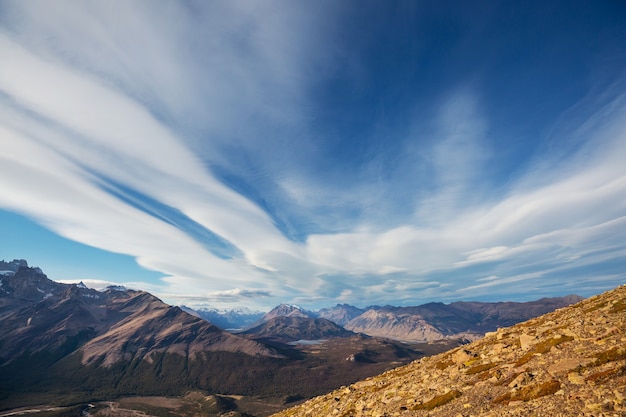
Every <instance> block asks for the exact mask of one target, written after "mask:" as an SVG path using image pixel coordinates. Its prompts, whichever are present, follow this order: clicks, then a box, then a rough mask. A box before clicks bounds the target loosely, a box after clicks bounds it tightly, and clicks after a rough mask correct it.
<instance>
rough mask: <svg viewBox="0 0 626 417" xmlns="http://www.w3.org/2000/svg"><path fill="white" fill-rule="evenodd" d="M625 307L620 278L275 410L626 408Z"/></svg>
mask: <svg viewBox="0 0 626 417" xmlns="http://www.w3.org/2000/svg"><path fill="white" fill-rule="evenodd" d="M624 306H626V286H621V287H618V288H616V289H615V290H613V291H609V292H607V293H604V294H601V295H598V296H595V297H591V298H589V299H587V300H584V301H582V302H580V303H578V304H576V305H574V306H570V307H566V308H562V309H559V310H557V311H555V312H553V313H550V314H547V315H545V316H541V317H538V318H536V319H532V320H529V321H527V322H524V323H520V324H518V325H516V326H513V327H511V328H505V329H498V331H497V332H494V333H490V334H489V335H488V336H487V337H485V338H483V339H481V340H478V341H475V342H473V343H471V344H468V345H465V346H463V347H462V348H459V349H456V350H453V351H450V352H446V353H442V354H439V355H436V356H432V357H428V358H422V359H420V360H419V361H416V362H413V363H411V364H409V365H407V366H404V367H400V368H396V369H393V370H391V371H388V372H386V373H384V374H382V375H379V376H376V377H372V378H369V379H367V380H365V381H360V382H357V383H356V384H354V385H352V386H351V387H348V388H345V387H343V388H341V389H339V390H337V391H334V392H332V393H330V394H328V395H325V396H322V397H317V398H313V399H311V400H309V401H307V402H305V403H303V404H301V405H299V406H296V407H294V408H291V409H287V410H284V411H282V412H280V413H278V414H276V416H277V417H287V416H289V417H305V416H308V417H312V416H334V415H336V416H345V417H348V416H361V417H365V416H368V417H369V416H401V417H409V416H431V417H437V416H440V417H459V416H461V417H469V416H503V415H506V416H517V417H521V416H528V415H545V416H582V415H588V416H589V415H591V416H626V349H624V348H623V346H624V345H625V342H626V341H625V340H624V335H623V334H624V331H623V329H626V307H624ZM494 336H495V337H494Z"/></svg>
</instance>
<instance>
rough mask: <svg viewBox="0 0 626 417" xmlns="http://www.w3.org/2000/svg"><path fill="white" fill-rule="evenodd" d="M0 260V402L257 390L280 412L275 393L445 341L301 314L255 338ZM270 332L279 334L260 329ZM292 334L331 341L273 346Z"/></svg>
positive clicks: (150, 300)
mask: <svg viewBox="0 0 626 417" xmlns="http://www.w3.org/2000/svg"><path fill="white" fill-rule="evenodd" d="M0 267H1V268H0V271H2V273H1V274H0V409H5V408H9V407H19V406H26V405H38V404H42V403H49V404H61V405H62V404H78V403H81V402H85V403H86V402H92V401H98V400H108V399H111V398H118V397H120V396H132V395H152V396H154V395H165V396H181V395H184V394H185V393H186V392H188V391H190V390H199V391H202V392H205V393H215V394H238V395H243V396H250V395H253V396H263V398H273V400H271V401H274V402H276V401H278V403H277V404H278V405H276V404H274V406H279V407H281V408H282V407H284V405H283V402H284V401H287V400H284V399H281V398H291V399H292V400H293V398H308V397H311V396H313V395H317V394H320V393H322V392H324V391H327V390H329V389H333V388H335V387H337V386H340V385H345V384H348V383H351V382H354V381H356V380H358V379H361V378H364V377H366V376H368V375H373V374H375V373H378V372H381V371H384V370H386V369H390V368H392V367H395V366H397V365H399V364H401V363H407V362H408V361H410V360H412V359H415V358H418V357H421V356H423V355H424V354H426V353H433V352H438V351H442V350H443V349H445V348H446V346H444V345H437V346H432V347H431V346H406V345H403V344H400V343H396V342H389V341H383V340H375V339H372V338H364V337H359V336H354V335H353V333H352V332H349V331H347V330H345V329H343V328H342V327H340V326H338V325H336V324H335V323H332V322H330V321H328V320H325V319H311V318H306V317H300V316H298V315H297V314H294V315H292V316H290V317H287V318H285V317H276V318H274V319H271V320H270V321H269V322H268V323H267V325H266V326H265V333H263V331H261V333H263V334H264V335H265V336H262V337H258V340H255V337H240V336H237V335H233V334H231V333H228V332H225V331H222V330H221V329H219V328H218V327H216V326H214V325H213V324H211V323H210V322H208V321H206V320H203V319H201V318H198V317H196V316H193V315H190V314H187V313H186V312H185V311H183V310H181V309H180V308H178V307H173V306H169V305H167V304H165V303H163V302H161V300H159V299H158V298H156V297H154V296H153V295H151V294H149V293H146V292H142V291H132V290H126V289H123V288H118V287H115V288H109V289H107V290H105V291H96V290H92V289H88V288H86V287H85V286H84V285H81V284H79V285H74V284H72V285H70V284H60V283H57V282H54V281H51V280H49V279H48V278H47V277H46V276H45V275H44V274H43V272H41V270H39V269H38V268H29V267H28V266H27V265H26V263H25V262H23V261H19V262H14V263H6V262H4V263H3V264H2V265H0ZM272 326H274V327H273V328H272V329H273V330H271V331H270V330H269V329H270V328H271V327H272ZM273 331H278V333H277V334H279V335H280V338H279V339H280V340H277V338H276V337H268V336H267V334H269V333H271V332H273ZM350 335H352V337H345V336H350ZM300 338H306V339H319V338H324V339H329V340H327V341H325V342H323V343H324V344H323V346H321V345H320V346H314V347H308V346H289V345H287V344H285V343H283V342H281V341H291V340H297V339H300ZM262 339H272V340H268V342H269V343H264V342H261V341H260V340H262ZM451 345H454V343H451ZM449 346H450V344H449V345H448V347H449ZM311 369H314V370H315V371H311ZM274 410H276V408H274Z"/></svg>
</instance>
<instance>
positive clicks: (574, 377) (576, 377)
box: [567, 372, 585, 385]
mask: <svg viewBox="0 0 626 417" xmlns="http://www.w3.org/2000/svg"><path fill="white" fill-rule="evenodd" d="M567 379H568V380H569V382H571V383H572V384H575V385H584V384H585V378H583V377H582V375H580V374H579V373H578V372H570V373H569V374H567Z"/></svg>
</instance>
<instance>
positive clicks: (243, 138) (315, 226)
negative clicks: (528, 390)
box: [0, 1, 626, 305]
mask: <svg viewBox="0 0 626 417" xmlns="http://www.w3.org/2000/svg"><path fill="white" fill-rule="evenodd" d="M62 4H63V5H64V6H66V7H59V6H58V5H57V4H55V5H50V4H49V3H46V2H27V3H24V2H5V3H4V4H3V5H2V13H0V14H1V15H2V18H0V50H2V55H3V59H2V60H1V61H0V138H1V139H2V148H3V149H2V152H0V178H1V179H2V181H0V207H2V208H5V209H7V210H11V211H14V212H17V213H21V214H24V215H25V216H28V217H29V218H31V219H34V220H36V221H37V222H38V223H40V224H42V225H44V226H45V227H46V228H48V229H50V230H53V231H54V232H56V233H58V234H59V235H61V236H64V237H66V238H68V239H72V240H75V241H77V242H81V243H83V244H85V245H89V246H93V247H96V248H100V249H103V250H106V251H110V252H114V253H120V254H126V255H130V256H132V257H134V258H135V259H136V260H137V263H138V264H139V265H140V266H142V267H143V268H146V269H150V270H154V271H159V272H161V273H162V274H163V278H162V279H161V280H160V281H158V282H141V283H139V282H135V283H134V286H135V287H137V286H140V287H142V288H144V289H149V290H150V291H153V292H154V293H155V294H157V295H162V296H163V297H164V298H165V299H166V300H171V301H172V302H179V301H180V300H185V299H186V300H197V301H198V302H200V301H201V302H203V303H205V302H209V303H211V302H213V303H217V304H219V303H239V302H250V303H253V304H254V303H257V305H264V304H267V305H270V304H272V303H277V302H282V301H289V300H296V301H300V302H303V301H304V302H307V303H310V304H321V303H328V302H333V301H336V300H341V301H348V302H353V303H359V304H372V303H378V302H395V301H397V302H406V303H410V302H418V301H420V300H433V299H448V300H452V299H459V298H467V297H478V298H489V297H495V296H496V295H498V296H499V295H500V294H501V295H503V296H506V297H514V298H524V297H525V296H526V294H527V292H528V289H529V288H531V289H532V293H533V294H553V293H554V292H555V291H556V290H557V289H558V285H559V283H561V284H563V285H565V284H564V283H569V284H568V285H570V286H571V287H572V289H573V290H575V289H576V286H578V287H579V288H583V289H585V291H587V292H590V291H591V290H590V288H594V286H598V285H600V286H603V288H604V287H607V286H610V285H612V284H614V283H618V282H621V281H623V278H624V275H623V271H622V272H620V269H619V265H620V263H621V262H623V259H624V255H625V254H626V246H625V244H624V243H623V242H626V224H625V223H624V219H625V218H626V200H624V197H623V196H624V195H626V168H624V164H623V160H624V156H625V155H626V134H625V132H626V124H625V123H624V122H623V120H626V117H624V116H625V113H626V103H625V99H624V97H625V95H624V89H623V83H622V82H621V81H620V80H621V79H620V78H619V76H618V77H617V78H618V79H616V80H614V81H613V82H612V83H609V85H610V88H607V87H606V86H604V89H600V90H593V89H592V90H591V91H590V93H589V94H588V95H587V96H586V97H583V98H578V99H576V100H574V101H573V102H568V103H567V104H566V105H565V106H564V107H561V108H560V110H559V112H558V114H557V115H558V117H556V118H555V120H556V121H555V122H553V123H552V124H551V125H550V126H544V125H542V126H541V129H543V130H544V132H545V133H544V136H543V138H539V139H536V138H533V139H532V140H533V141H534V142H533V146H532V147H530V149H532V150H534V151H535V153H534V154H532V152H530V154H527V155H524V156H523V157H520V158H519V160H516V161H515V162H516V163H515V169H510V168H509V167H508V163H509V162H510V161H511V160H512V156H511V155H510V152H511V151H510V150H509V149H507V146H506V144H507V143H513V142H514V138H513V137H514V135H513V134H512V133H510V132H509V131H508V130H506V129H502V128H501V123H498V122H499V121H500V118H501V117H502V116H501V112H502V109H500V108H494V106H493V102H498V100H501V99H500V98H499V96H498V97H494V96H492V95H490V93H489V91H490V90H489V89H488V88H485V82H484V81H483V82H481V77H483V78H487V74H486V73H485V74H481V71H487V70H485V69H480V68H476V69H475V71H474V72H473V73H472V74H471V76H469V75H467V76H466V75H464V74H459V75H458V78H457V79H456V80H455V83H450V84H449V85H448V84H446V87H445V89H441V90H437V91H435V92H432V91H431V92H430V93H428V94H429V95H426V93H424V96H423V97H422V96H421V95H420V94H421V90H420V89H419V88H416V87H415V86H414V85H412V84H411V83H410V82H408V81H406V80H405V84H403V85H397V86H396V85H393V86H386V84H385V83H381V82H379V81H378V80H377V77H378V76H380V77H381V78H382V79H389V80H392V79H394V77H392V76H390V75H389V74H379V73H377V72H376V71H378V70H379V68H378V67H377V66H376V71H374V70H371V69H370V68H369V67H368V64H369V65H373V64H372V62H376V63H377V62H379V61H380V62H386V61H385V60H386V59H387V58H389V57H387V56H384V57H382V55H381V58H380V59H378V60H372V57H371V56H369V55H368V54H370V53H373V52H372V50H374V49H372V50H370V49H368V48H370V46H369V43H376V42H382V41H379V38H377V37H372V38H368V39H369V41H368V42H365V41H361V42H356V41H354V42H353V43H351V42H350V41H349V40H350V39H352V40H354V39H355V36H356V35H358V34H359V33H361V32H359V30H358V28H357V29H355V27H352V26H351V25H346V24H345V23H346V20H345V19H346V16H347V15H350V16H353V17H354V18H355V19H356V18H358V17H359V16H360V17H361V18H363V16H361V15H360V14H357V15H353V14H352V13H346V10H349V11H350V10H352V9H351V8H350V7H351V6H350V5H344V6H338V5H332V4H330V3H329V4H325V3H320V4H316V5H312V4H309V5H296V4H289V3H283V2H259V3H254V2H252V3H245V4H241V3H195V2H190V3H178V2H165V3H164V4H163V5H162V7H159V8H155V7H153V6H152V5H151V4H150V3H149V2H141V1H139V2H133V3H127V2H115V4H114V6H115V7H113V6H112V5H111V3H109V2H91V3H72V2H68V3H62ZM368 7H371V6H368ZM344 8H345V9H344ZM366 9H367V8H366ZM368 10H369V9H368ZM365 12H367V10H365ZM365 12H363V11H361V10H360V9H359V13H365ZM387 12H388V13H391V12H389V11H387ZM424 13H426V11H424ZM381 27H385V28H387V27H388V25H382V26H381ZM407 27H412V26H410V25H409V26H407ZM377 30H382V29H380V28H378V29H377ZM387 30H389V29H384V34H385V36H390V37H393V36H396V35H397V34H393V33H391V32H387ZM77 33H78V34H80V36H77V35H76V34H77ZM403 36H404V35H403ZM380 39H385V38H384V37H380ZM393 39H394V40H396V41H397V39H404V37H401V38H397V39H396V38H393ZM352 45H355V47H354V48H352V49H350V48H349V47H351V46H352ZM389 45H391V46H389ZM389 45H388V46H385V48H381V49H380V50H376V53H381V52H380V51H381V50H385V49H388V48H391V47H392V46H393V43H389ZM416 45H417V46H418V47H416V49H410V50H407V51H404V52H405V53H406V52H411V53H413V52H415V53H416V54H417V55H418V56H421V55H419V54H423V53H425V52H424V50H423V49H420V47H419V42H417V43H416ZM359 48H360V49H359ZM372 48H374V47H372ZM435 49H437V48H435ZM451 51H452V49H451ZM450 54H452V52H450ZM392 58H393V57H392ZM432 58H433V59H435V60H436V59H439V58H438V57H437V56H433V57H432ZM450 59H452V58H450ZM426 61H427V60H425V62H426ZM411 62H413V61H411ZM376 65H378V64H376ZM411 65H414V67H411V68H413V69H412V71H415V72H416V73H418V72H419V71H418V68H419V65H417V64H416V63H415V62H413V64H411ZM384 69H385V70H386V71H390V74H391V73H393V71H395V67H393V68H391V69H389V68H384ZM450 71H451V70H450ZM409 72H410V71H409ZM403 74H404V73H403ZM353 76H354V77H353ZM405 88H406V89H412V88H413V89H414V91H415V98H414V99H413V100H409V99H407V97H405V96H404V95H402V94H400V93H396V94H397V97H398V100H399V101H400V102H401V103H402V105H404V104H407V105H406V108H403V107H402V106H400V105H391V106H389V105H388V104H387V105H388V106H389V107H388V108H387V107H385V104H386V103H388V102H389V100H388V94H389V93H388V92H387V90H389V91H396V92H397V91H403V89H405ZM350 89H353V90H350ZM424 90H428V89H427V88H424ZM412 91H413V90H412ZM491 94H492V93H491ZM521 96H523V94H522V93H520V97H521ZM346 97H347V98H346ZM359 97H362V100H363V103H361V102H360V101H359V100H357V98H359ZM379 98H380V100H379ZM344 103H349V104H351V105H352V107H346V106H344V105H343V104H344ZM490 103H491V104H490ZM505 105H506V103H504V102H503V104H502V106H505ZM369 106H371V107H369ZM372 109H375V110H376V111H373V110H372ZM389 109H392V110H393V111H392V110H389ZM359 112H363V114H373V115H374V116H373V117H372V120H368V119H367V118H366V117H365V116H363V115H361V114H360V113H359ZM334 113H337V114H336V115H335V114H334ZM357 113H359V114H358V116H359V117H356V116H355V114H357ZM343 117H345V118H346V119H347V120H358V121H361V122H362V123H364V124H365V125H364V126H352V125H350V124H349V123H345V122H344V121H343V120H342V118H343ZM523 117H524V115H519V118H523ZM364 120H365V122H363V121H364ZM520 123H521V122H520ZM512 128H518V127H517V126H513V127H512ZM541 129H540V128H537V129H536V131H540V130H541ZM515 140H517V139H515ZM529 140H530V139H529ZM535 142H536V143H535ZM497 175H505V176H506V177H505V178H499V177H497ZM44 202H45V203H44ZM594 269H595V270H596V275H594V273H593V271H594ZM572 274H576V275H577V276H578V277H579V278H572V277H570V275H572ZM594 277H595V278H594ZM129 286H130V285H129ZM562 288H565V287H562ZM572 292H575V291H572Z"/></svg>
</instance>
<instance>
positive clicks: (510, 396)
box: [493, 380, 561, 404]
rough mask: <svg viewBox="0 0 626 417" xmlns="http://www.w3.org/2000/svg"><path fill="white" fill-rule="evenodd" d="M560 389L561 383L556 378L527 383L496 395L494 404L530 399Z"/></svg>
mask: <svg viewBox="0 0 626 417" xmlns="http://www.w3.org/2000/svg"><path fill="white" fill-rule="evenodd" d="M559 389H561V383H560V382H559V381H556V380H551V381H547V382H544V383H542V384H535V385H527V386H525V387H522V388H521V389H519V390H517V391H512V392H508V393H506V394H504V395H501V396H499V397H497V398H496V399H495V400H493V402H494V403H495V404H502V403H508V402H510V401H530V400H534V399H535V398H539V397H543V396H546V395H551V394H554V393H555V392H557V391H558V390H559Z"/></svg>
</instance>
